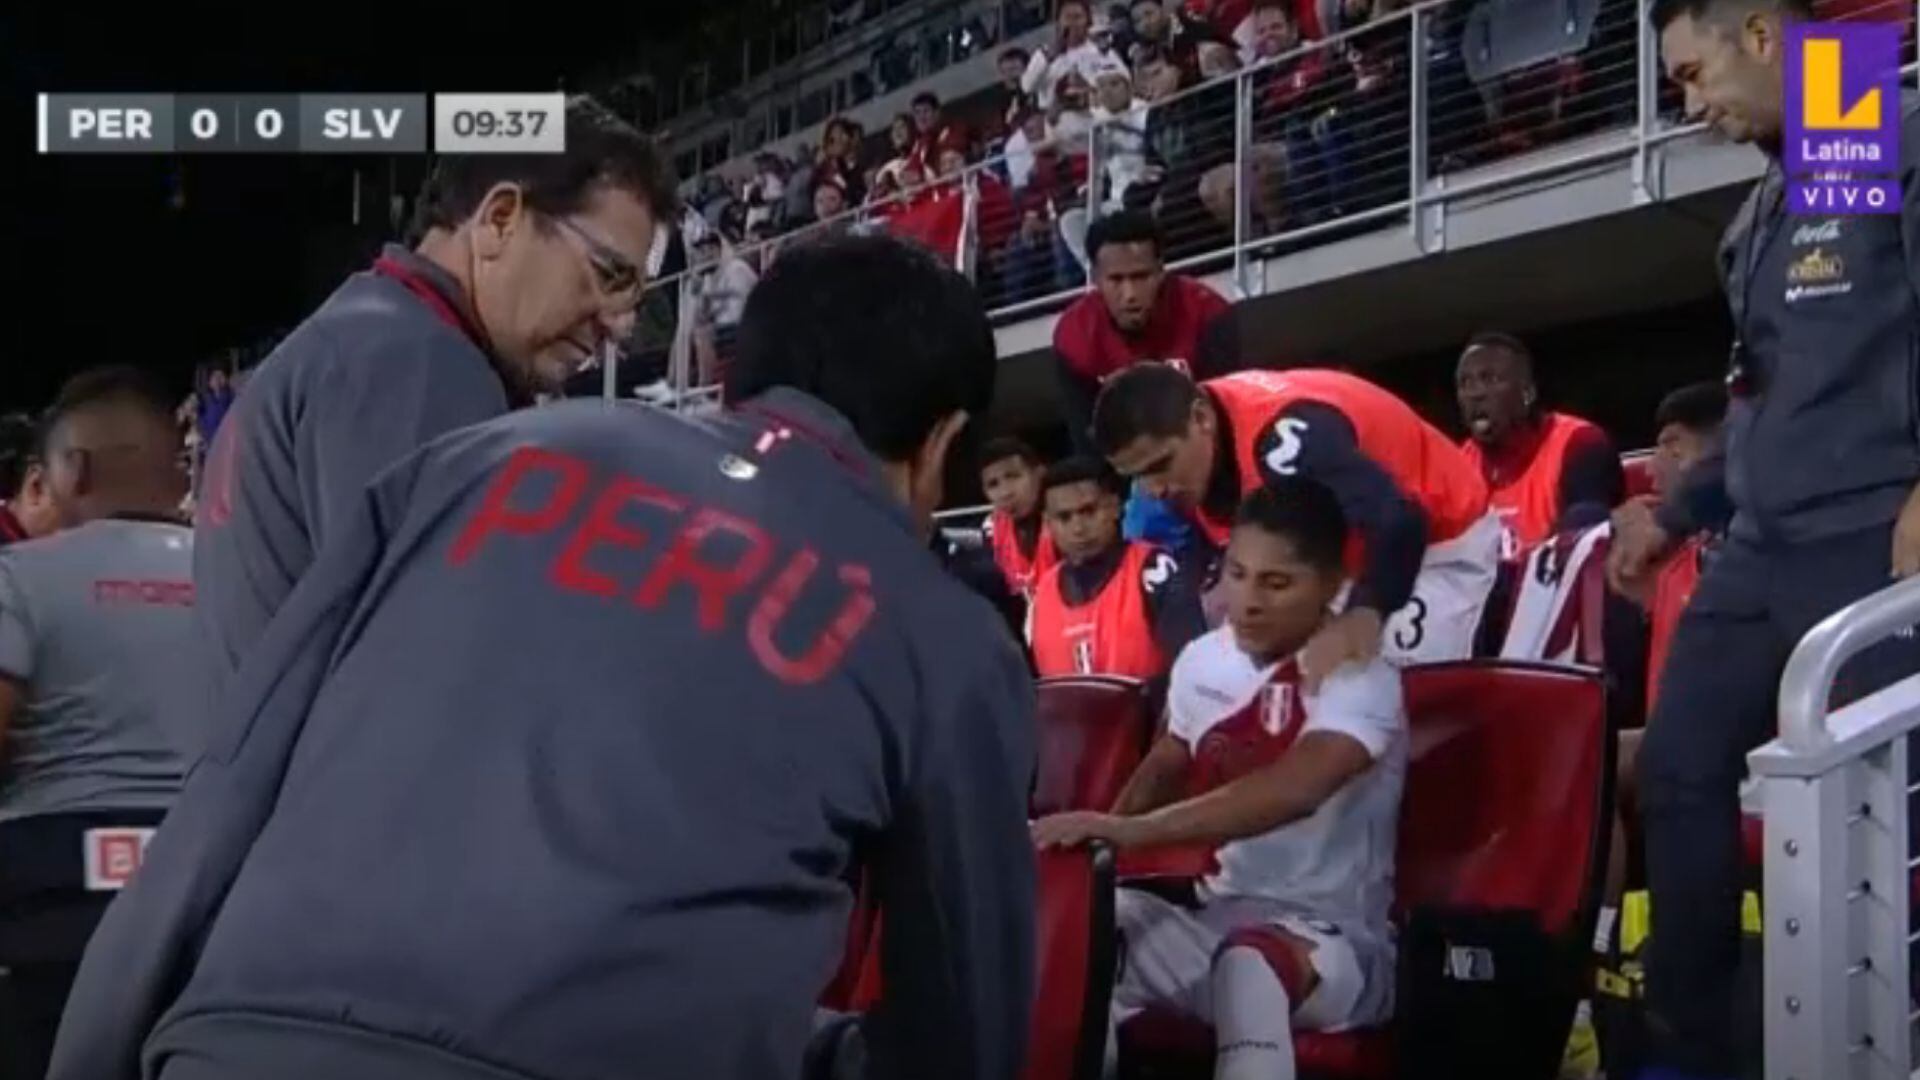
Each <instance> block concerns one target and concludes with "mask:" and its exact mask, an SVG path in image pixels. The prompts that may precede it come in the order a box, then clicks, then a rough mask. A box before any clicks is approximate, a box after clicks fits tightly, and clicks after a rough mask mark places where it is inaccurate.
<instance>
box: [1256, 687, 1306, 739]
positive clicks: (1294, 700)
mask: <svg viewBox="0 0 1920 1080" xmlns="http://www.w3.org/2000/svg"><path fill="white" fill-rule="evenodd" d="M1260 699H1261V700H1260V729H1261V730H1262V731H1265V732H1266V733H1267V734H1268V735H1269V736H1271V737H1273V738H1279V737H1280V736H1281V735H1284V734H1286V733H1287V732H1288V731H1291V730H1292V729H1293V728H1294V726H1295V725H1297V724H1298V723H1299V722H1300V707H1299V702H1300V697H1299V693H1298V688H1297V687H1295V686H1294V684H1293V683H1290V682H1274V683H1268V684H1267V685H1266V686H1265V687H1263V688H1262V689H1261V691H1260Z"/></svg>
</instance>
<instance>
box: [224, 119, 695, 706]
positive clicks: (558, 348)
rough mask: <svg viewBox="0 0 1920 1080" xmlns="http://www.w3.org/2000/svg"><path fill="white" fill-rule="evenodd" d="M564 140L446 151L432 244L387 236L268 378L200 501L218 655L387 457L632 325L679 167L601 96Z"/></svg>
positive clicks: (436, 185)
mask: <svg viewBox="0 0 1920 1080" xmlns="http://www.w3.org/2000/svg"><path fill="white" fill-rule="evenodd" d="M566 146H567V149H566V152H565V153H564V154H536V155H524V156H523V155H513V154H474V155H447V156H442V157H441V158H440V159H439V161H438V162H437V163H436V165H435V167H434V171H433V173H432V175H431V177H430V178H429V180H428V183H427V187H426V190H425V192H424V194H423V197H422V199H421V202H420V207H419V213H420V215H421V222H422V223H423V226H424V228H423V230H422V231H423V233H424V235H423V236H422V239H421V240H420V242H419V244H418V246H417V247H416V248H414V249H413V250H407V249H405V248H402V247H399V246H397V245H390V246H388V247H387V248H386V249H385V250H384V251H383V252H382V253H381V255H380V257H379V258H378V259H377V260H376V261H375V262H374V264H373V266H372V267H371V268H370V270H369V271H368V272H366V273H364V274H358V275H355V276H354V277H352V278H350V279H348V281H347V282H346V283H345V284H344V285H342V286H341V287H340V289H339V291H337V292H336V293H335V294H334V296H333V297H332V298H331V299H330V300H328V301H327V302H326V303H325V304H323V305H322V306H321V307H320V309H319V310H318V311H316V312H315V313H314V314H313V315H312V316H310V317H309V318H308V319H307V321H306V322H305V323H304V324H302V325H301V327H300V328H299V329H297V330H295V331H294V332H293V334H292V335H291V336H289V337H288V338H287V339H286V341H284V342H282V343H281V345H280V347H279V348H277V349H275V350H274V352H273V355H272V356H270V357H268V358H267V360H266V362H265V363H263V364H262V365H261V366H260V368H259V370H258V371H257V372H256V373H255V374H254V375H253V377H252V379H251V381H250V382H249V384H248V387H247V393H246V394H245V395H244V396H242V397H241V398H239V399H238V400H237V401H236V402H235V404H234V408H233V411H232V412H231V414H230V415H229V416H228V417H227V422H225V423H223V424H222V425H221V427H220V434H219V436H218V437H217V438H216V439H215V441H214V446H213V449H212V452H211V453H210V455H209V459H208V465H207V479H206V483H205V484H204V485H203V490H202V492H201V494H200V498H199V500H198V505H197V507H196V527H197V529H198V537H197V542H196V557H197V559H198V562H197V563H196V565H195V575H194V576H195V580H194V585H195V589H196V598H197V603H196V610H197V615H198V618H199V619H200V621H201V623H202V624H203V626H204V627H205V629H206V635H205V636H206V640H207V643H208V650H209V656H208V659H209V661H210V662H211V664H212V667H213V670H217V671H219V672H222V673H224V672H227V671H230V670H232V669H233V668H234V667H236V666H237V665H238V664H239V661H240V657H241V655H242V654H243V653H244V652H245V651H246V650H247V648H248V647H249V646H250V645H251V644H252V643H253V642H255V641H257V640H258V639H259V637H260V634H261V632H262V630H263V629H264V628H265V626H266V624H267V621H268V620H269V619H270V618H271V617H272V615H273V613H274V611H275V609H277V608H278V607H279V606H280V603H281V601H282V600H284V599H285V598H286V596H287V594H288V593H289V592H291V591H292V590H293V586H294V583H295V582H296V581H298V580H299V578H300V575H301V574H302V573H304V572H305V570H306V568H307V566H308V564H309V563H311V562H312V560H313V557H314V553H315V552H316V551H318V550H319V549H320V548H321V547H323V546H324V545H325V543H326V542H327V540H328V539H329V538H330V536H331V534H332V532H333V531H334V530H335V529H337V528H338V527H339V526H340V524H341V523H342V521H343V520H344V519H345V518H346V517H347V516H348V515H349V514H351V513H352V512H353V509H354V508H355V507H357V506H359V505H360V504H361V500H362V491H363V489H364V488H365V486H366V483H367V481H368V480H370V479H372V478H373V476H374V475H375V474H376V473H379V472H380V471H381V470H383V469H385V468H386V467H387V466H388V465H390V464H392V463H393V462H394V461H395V460H397V459H399V458H400V457H401V456H403V455H405V454H406V453H408V452H410V451H412V450H414V449H415V448H417V447H419V446H420V445H421V444H423V443H425V442H427V441H428V440H430V439H433V438H434V437H436V436H438V435H440V434H442V433H444V432H447V431H451V430H453V429H455V428H459V427H465V426H466V425H468V424H471V423H475V422H477V421H479V420H484V419H486V418H488V417H491V416H497V415H499V414H501V413H503V412H506V411H507V410H508V409H511V408H513V407H515V406H516V405H520V404H525V403H528V402H531V401H532V400H533V397H534V394H535V393H536V392H540V391H548V390H557V389H559V387H560V386H561V385H562V384H563V383H564V382H565V380H566V378H567V376H568V375H570V374H571V373H572V372H573V371H574V370H575V369H576V368H578V367H579V366H580V365H581V364H582V363H583V362H584V361H586V360H587V359H588V358H589V357H591V356H593V355H595V354H596V353H598V352H600V351H602V350H603V349H604V348H605V347H606V346H607V344H608V343H609V342H618V341H623V340H625V339H626V337H627V335H628V332H629V330H630V329H631V327H632V323H633V311H634V307H635V305H636V304H637V303H638V302H639V299H640V294H641V292H642V291H643V289H644V288H645V285H646V269H645V268H646V265H647V257H648V253H649V252H650V251H651V250H652V248H653V242H654V230H655V228H656V227H660V228H664V227H668V223H671V222H673V221H674V220H676V219H677V218H678V215H679V211H678V207H677V206H676V204H675V197H674V189H673V181H672V178H671V176H670V175H668V173H667V172H666V170H665V168H664V167H663V165H662V164H661V161H660V158H659V157H658V155H657V154H656V152H655V150H654V147H653V144H652V143H650V142H649V141H648V140H647V139H646V138H645V137H643V136H641V135H640V134H639V133H638V132H636V131H634V130H633V129H632V128H631V127H629V126H627V125H626V124H625V123H624V122H623V121H621V120H619V119H618V118H616V117H615V116H614V115H613V114H612V113H610V112H608V111H607V110H606V109H605V108H603V107H602V106H600V105H598V104H597V103H594V102H593V101H591V100H590V99H586V98H576V99H574V100H573V101H572V102H570V103H569V104H568V106H567V117H566Z"/></svg>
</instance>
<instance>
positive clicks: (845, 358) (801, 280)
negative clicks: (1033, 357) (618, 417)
mask: <svg viewBox="0 0 1920 1080" xmlns="http://www.w3.org/2000/svg"><path fill="white" fill-rule="evenodd" d="M998 366H999V364H998V361H997V360H996V359H995V356H994V342H993V327H992V326H991V325H990V324H989V323H988V322H987V313H986V310H985V309H984V308H983V307H982V306H981V304H980V297H979V294H978V293H977V292H976V291H975V290H974V288H973V285H972V283H971V282H969V281H968V280H967V279H966V278H964V277H961V276H960V275H959V274H958V273H956V272H955V271H954V270H953V268H952V267H949V266H946V265H944V264H942V263H941V262H940V261H938V260H937V259H935V258H934V257H933V256H932V255H930V254H928V253H927V252H926V251H924V250H922V249H920V248H917V247H913V246H911V245H909V244H907V243H904V242H902V241H900V240H896V239H893V238H891V237H886V236H831V237H821V238H820V239H818V240H816V241H814V242H812V243H809V244H804V245H801V246H799V247H795V248H793V249H792V250H790V251H783V252H781V253H780V258H779V259H777V260H775V261H774V264H773V267H772V268H771V269H769V270H768V271H767V273H766V276H765V277H763V278H761V279H760V283H759V284H758V285H757V286H755V287H754V290H753V292H752V293H750V294H749V295H748V297H747V307H746V311H745V313H744V314H743V315H742V316H741V319H740V329H739V338H738V345H737V351H736V353H735V357H734V361H733V363H732V364H730V365H728V368H727V378H726V393H727V399H728V400H729V401H744V400H746V399H747V398H750V397H753V396H754V395H756V394H760V393H763V392H765V391H767V390H771V389H773V388H775V387H780V386H784V387H790V388H792V389H795V390H799V391H802V392H804V393H807V394H811V395H812V396H814V397H816V398H818V399H820V400H821V401H823V402H825V403H826V404H828V405H830V406H832V407H833V408H834V409H836V410H838V411H839V412H840V414H841V415H842V416H844V417H846V419H847V421H848V422H849V423H851V424H852V425H853V429H854V431H855V432H856V433H857V434H858V435H859V437H860V441H861V442H863V443H865V444H866V446H867V448H868V449H869V450H872V451H873V452H874V453H875V454H876V455H878V456H879V457H880V458H882V459H884V460H886V461H905V460H906V459H907V458H908V457H910V456H911V455H912V454H913V452H914V451H916V450H918V449H919V448H920V446H921V445H922V444H923V443H924V442H925V441H926V438H927V436H928V435H929V434H931V433H932V432H933V429H934V425H936V424H938V423H939V422H940V421H941V420H942V419H944V418H946V417H947V416H949V415H951V414H953V413H954V412H957V411H962V410H964V411H965V412H966V413H967V414H968V415H969V416H970V417H972V418H973V420H974V422H976V423H978V422H981V421H982V420H984V419H985V417H986V414H987V410H988V409H989V407H990V406H991V405H992V404H993V385H994V377H995V376H996V374H997V373H998V372H997V368H998Z"/></svg>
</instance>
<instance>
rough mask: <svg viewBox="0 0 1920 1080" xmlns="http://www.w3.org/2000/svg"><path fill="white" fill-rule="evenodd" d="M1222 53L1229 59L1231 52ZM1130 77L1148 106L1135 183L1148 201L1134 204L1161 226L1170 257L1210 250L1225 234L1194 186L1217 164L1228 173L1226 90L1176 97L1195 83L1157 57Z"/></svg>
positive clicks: (1229, 98) (1230, 160)
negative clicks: (1143, 164)
mask: <svg viewBox="0 0 1920 1080" xmlns="http://www.w3.org/2000/svg"><path fill="white" fill-rule="evenodd" d="M1211 48H1213V49H1214V50H1216V51H1217V50H1219V49H1220V48H1221V47H1220V46H1217V45H1213V46H1211ZM1227 52H1228V55H1229V56H1230V55H1231V50H1228V51H1227ZM1136 77H1137V78H1138V79H1139V80H1140V85H1142V86H1144V87H1145V89H1146V98H1147V101H1148V102H1149V103H1150V104H1151V105H1152V106H1153V109H1152V111H1151V112H1150V113H1149V114H1148V117H1147V169H1146V171H1145V173H1144V174H1143V175H1142V177H1141V180H1140V186H1141V187H1142V189H1143V190H1142V195H1143V196H1146V195H1148V194H1149V193H1151V201H1150V202H1146V201H1142V202H1136V205H1151V206H1152V208H1153V211H1154V216H1155V217H1157V218H1158V219H1159V220H1160V221H1161V222H1163V223H1165V224H1166V226H1167V227H1168V229H1169V230H1170V237H1171V239H1170V241H1169V243H1170V250H1171V251H1172V252H1173V253H1174V255H1175V257H1184V256H1185V255H1189V254H1193V253H1196V252H1198V251H1204V250H1212V249H1213V248H1214V247H1216V246H1217V244H1218V243H1219V242H1221V241H1222V240H1225V239H1228V238H1229V237H1230V233H1229V231H1228V230H1226V229H1223V228H1221V227H1220V226H1219V224H1218V222H1217V219H1216V218H1215V217H1214V216H1213V214H1212V213H1211V212H1210V211H1209V210H1208V208H1207V206H1206V205H1204V204H1203V203H1202V201H1201V196H1200V185H1201V179H1202V178H1203V177H1205V176H1207V175H1208V174H1209V173H1212V172H1215V171H1216V170H1218V169H1220V168H1221V167H1223V166H1225V167H1228V173H1229V175H1230V174H1231V166H1232V164H1233V131H1232V124H1231V123H1230V122H1228V120H1227V119H1226V118H1227V117H1230V116H1231V115H1232V96H1231V91H1230V88H1226V87H1223V88H1222V89H1221V90H1220V92H1212V91H1199V92H1196V93H1188V94H1182V93H1181V92H1182V91H1184V90H1188V89H1190V88H1191V87H1193V86H1195V85H1197V80H1194V79H1192V78H1190V77H1189V76H1188V75H1187V74H1186V73H1185V71H1184V70H1183V69H1181V68H1180V67H1179V66H1178V65H1176V64H1173V63H1171V62H1169V61H1168V60H1167V59H1166V58H1164V57H1158V56H1149V57H1147V58H1146V60H1145V68H1144V70H1141V71H1137V72H1136ZM1229 220H1231V218H1230V217H1229Z"/></svg>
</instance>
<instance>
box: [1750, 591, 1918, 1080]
mask: <svg viewBox="0 0 1920 1080" xmlns="http://www.w3.org/2000/svg"><path fill="white" fill-rule="evenodd" d="M1916 622H1920V579H1908V580H1906V581H1903V582H1900V583H1899V584H1897V585H1894V586H1892V587H1891V588H1888V589H1885V590H1883V591H1881V592H1879V593H1876V594H1874V595H1872V596H1869V597H1867V598H1866V599H1863V600H1860V601H1858V602H1856V603H1854V604H1852V605H1850V606H1848V607H1846V608H1843V609H1842V610H1840V611H1839V612H1837V613H1835V614H1834V615H1832V616H1829V617H1828V618H1827V619H1826V620H1825V621H1823V622H1821V623H1820V624H1819V625H1818V626H1816V627H1814V628H1813V629H1812V630H1811V631H1809V632H1808V633H1807V635H1806V637H1805V638H1803V639H1802V640H1801V642H1800V645H1799V647H1798V648H1796V649H1795V650H1794V652H1793V656H1792V658H1791V659H1790V660H1789V661H1788V663H1787V668H1786V674H1785V676H1784V677H1783V678H1782V679H1781V682H1780V697H1779V707H1780V732H1779V737H1778V738H1776V739H1775V740H1774V741H1773V742H1771V743H1768V744H1767V745H1766V746H1763V747H1761V748H1760V749H1758V750H1755V751H1754V752H1753V753H1752V754H1751V755H1749V756H1748V759H1747V760H1748V765H1749V767H1750V768H1751V770H1752V772H1753V774H1754V776H1755V777H1756V778H1757V779H1758V780H1759V783H1760V795H1761V805H1762V813H1763V815H1764V821H1765V830H1766V847H1765V856H1764V867H1765V868H1764V872H1763V877H1762V882H1761V885H1762V890H1763V895H1762V906H1763V910H1764V914H1765V926H1766V929H1765V944H1764V951H1765V961H1764V963H1765V980H1764V981H1765V991H1764V992H1765V995H1766V996H1765V1000H1764V1005H1763V1017H1764V1023H1765V1030H1766V1045H1765V1050H1766V1068H1767V1077H1768V1080H1843V1078H1857V1080H1865V1078H1892V1077H1898V1078H1900V1080H1906V1078H1907V1077H1910V1076H1911V1075H1912V1071H1913V1062H1914V1053H1913V1036H1914V1030H1915V1029H1914V1021H1915V1019H1916V1017H1917V1015H1920V1014H1916V1013H1915V1011H1914V994H1913V984H1912V982H1911V974H1912V972H1913V970H1914V968H1913V962H1914V955H1913V954H1914V947H1915V944H1916V942H1920V935H1916V934H1915V932H1914V925H1913V920H1912V907H1911V903H1912V897H1911V895H1910V892H1909V889H1910V879H1911V875H1912V873H1913V870H1914V867H1915V865H1916V860H1915V859H1914V857H1913V850H1914V849H1913V846H1912V844H1911V842H1910V840H1911V837H1910V834H1909V822H1908V808H1909V806H1910V803H1911V800H1912V798H1913V796H1914V793H1915V791H1916V790H1920V788H1916V785H1915V784H1914V783H1913V773H1912V770H1911V767H1910V763H1909V761H1908V737H1909V736H1910V735H1911V734H1912V733H1913V732H1914V731H1915V729H1917V728H1920V675H1915V676H1912V677H1909V678H1907V679H1906V680H1904V681H1902V682H1899V683H1895V684H1894V685H1893V686H1890V687H1887V688H1886V689H1883V690H1881V691H1879V692H1878V693H1875V694H1872V695H1870V696H1868V697H1866V698H1863V699H1861V700H1859V701H1856V702H1854V703H1852V704H1850V705H1847V706H1844V707H1842V708H1840V709H1835V710H1831V711H1830V710H1829V708H1828V702H1829V699H1830V698H1831V696H1832V694H1833V688H1834V682H1835V679H1836V677H1837V676H1838V674H1839V672H1840V669H1841V667H1842V666H1843V665H1844V664H1846V663H1847V661H1849V660H1851V659H1853V658H1855V657H1857V656H1858V655H1859V654H1861V653H1862V652H1865V651H1866V650H1867V649H1869V648H1871V647H1873V646H1874V645H1877V644H1880V643H1882V642H1884V641H1886V640H1888V639H1889V638H1892V637H1894V636H1896V635H1899V636H1903V637H1904V636H1910V635H1911V634H1913V632H1914V630H1913V627H1914V624H1915V623H1916Z"/></svg>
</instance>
